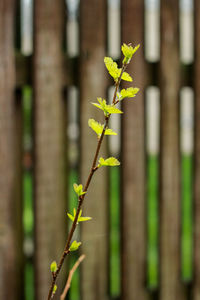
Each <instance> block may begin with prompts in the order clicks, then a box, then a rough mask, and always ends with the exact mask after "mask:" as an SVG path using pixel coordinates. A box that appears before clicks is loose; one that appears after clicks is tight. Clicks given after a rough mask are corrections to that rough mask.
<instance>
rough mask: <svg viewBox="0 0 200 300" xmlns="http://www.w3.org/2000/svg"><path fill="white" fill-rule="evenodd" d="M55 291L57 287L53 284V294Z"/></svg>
mask: <svg viewBox="0 0 200 300" xmlns="http://www.w3.org/2000/svg"><path fill="white" fill-rule="evenodd" d="M56 290H57V285H56V284H54V287H53V294H55V293H56Z"/></svg>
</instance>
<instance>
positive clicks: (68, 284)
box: [60, 254, 85, 300]
mask: <svg viewBox="0 0 200 300" xmlns="http://www.w3.org/2000/svg"><path fill="white" fill-rule="evenodd" d="M84 259H85V254H82V255H81V256H80V257H79V259H78V260H77V261H76V263H75V264H74V266H73V268H72V269H71V270H70V271H69V276H68V278H67V282H66V285H65V288H64V290H63V292H62V294H61V296H60V300H65V297H66V295H67V293H68V290H69V288H70V285H71V281H72V277H73V275H74V272H75V271H76V269H77V268H78V266H79V265H80V263H81V262H82V261H83V260H84Z"/></svg>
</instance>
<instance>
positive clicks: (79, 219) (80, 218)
mask: <svg viewBox="0 0 200 300" xmlns="http://www.w3.org/2000/svg"><path fill="white" fill-rule="evenodd" d="M91 219H92V218H91V217H79V218H78V221H79V222H84V221H89V220H91Z"/></svg>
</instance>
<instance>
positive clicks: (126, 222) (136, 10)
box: [121, 0, 148, 300]
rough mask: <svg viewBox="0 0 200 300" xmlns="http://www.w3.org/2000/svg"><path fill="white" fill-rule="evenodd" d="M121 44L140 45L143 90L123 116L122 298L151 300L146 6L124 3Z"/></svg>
mask: <svg viewBox="0 0 200 300" xmlns="http://www.w3.org/2000/svg"><path fill="white" fill-rule="evenodd" d="M121 26H122V43H123V42H125V43H130V42H131V43H133V45H136V44H139V43H140V44H141V48H140V49H139V51H138V52H137V53H136V54H135V55H134V57H133V59H132V61H131V64H130V66H129V67H128V69H127V71H128V72H129V73H130V74H131V75H132V76H133V78H135V80H134V84H133V85H134V86H137V87H139V88H140V93H139V94H138V96H137V98H135V100H132V101H126V100H125V101H124V103H123V111H124V115H123V116H122V203H121V206H122V264H121V269H122V275H121V276H122V280H121V282H122V299H126V300H138V299H140V300H144V299H148V295H147V291H146V289H145V280H146V229H145V227H146V222H145V217H146V215H145V209H146V208H145V153H144V86H145V63H144V36H143V31H144V4H143V1H140V0H135V1H132V0H124V1H122V25H121Z"/></svg>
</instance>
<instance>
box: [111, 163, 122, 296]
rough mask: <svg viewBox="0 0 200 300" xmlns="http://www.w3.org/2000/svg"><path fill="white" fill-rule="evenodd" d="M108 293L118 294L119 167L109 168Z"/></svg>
mask: <svg viewBox="0 0 200 300" xmlns="http://www.w3.org/2000/svg"><path fill="white" fill-rule="evenodd" d="M109 171H110V172H109V176H110V178H109V181H110V247H109V249H110V253H109V255H110V266H109V268H110V274H109V275H110V278H109V281H110V294H111V295H112V296H118V295H119V294H120V188H119V187H120V168H110V170H109Z"/></svg>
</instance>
